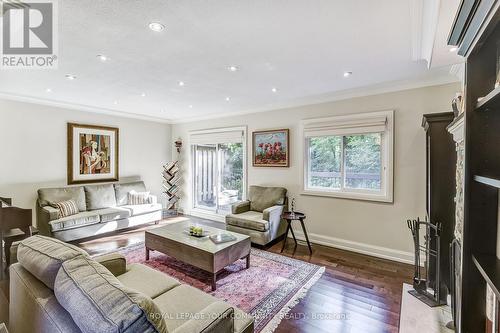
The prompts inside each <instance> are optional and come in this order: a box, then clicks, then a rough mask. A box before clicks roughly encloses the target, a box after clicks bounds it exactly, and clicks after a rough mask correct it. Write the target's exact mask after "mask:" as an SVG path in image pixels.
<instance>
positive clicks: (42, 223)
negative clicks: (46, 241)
mask: <svg viewBox="0 0 500 333" xmlns="http://www.w3.org/2000/svg"><path fill="white" fill-rule="evenodd" d="M58 218H59V210H58V209H56V208H54V207H51V206H42V205H40V201H37V204H36V227H37V229H38V230H39V231H40V235H43V236H49V237H50V236H52V230H51V227H50V224H49V222H50V221H53V220H57V219H58Z"/></svg>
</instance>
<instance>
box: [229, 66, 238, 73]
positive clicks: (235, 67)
mask: <svg viewBox="0 0 500 333" xmlns="http://www.w3.org/2000/svg"><path fill="white" fill-rule="evenodd" d="M227 70H228V71H230V72H236V71H238V70H239V67H238V66H229V67H228V68H227Z"/></svg>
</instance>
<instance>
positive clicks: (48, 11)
mask: <svg viewBox="0 0 500 333" xmlns="http://www.w3.org/2000/svg"><path fill="white" fill-rule="evenodd" d="M0 4H1V11H0V13H1V17H0V19H1V21H2V22H1V28H2V32H1V41H2V45H1V50H2V61H1V68H2V69H12V68H17V69H20V68H22V69H27V68H57V37H58V36H57V27H58V25H57V1H56V0H31V1H29V2H22V1H18V0H0Z"/></svg>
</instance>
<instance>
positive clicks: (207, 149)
mask: <svg viewBox="0 0 500 333" xmlns="http://www.w3.org/2000/svg"><path fill="white" fill-rule="evenodd" d="M244 134H245V131H244V130H235V129H227V130H223V129H220V130H211V131H203V132H193V133H191V136H190V144H191V147H192V154H193V157H192V160H193V164H192V165H193V170H192V174H193V207H194V208H196V209H201V210H206V211H208V212H212V213H216V214H221V215H224V214H227V213H229V212H230V211H231V205H232V204H233V203H235V202H238V201H241V200H243V199H244V196H245V174H246V170H245V165H246V163H245V158H246V154H245V151H244V147H245V140H244V138H245V135H244Z"/></svg>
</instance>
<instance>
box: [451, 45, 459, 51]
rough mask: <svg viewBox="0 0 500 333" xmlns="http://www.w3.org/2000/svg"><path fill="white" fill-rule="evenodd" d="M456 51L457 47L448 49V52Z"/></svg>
mask: <svg viewBox="0 0 500 333" xmlns="http://www.w3.org/2000/svg"><path fill="white" fill-rule="evenodd" d="M456 50H458V47H455V46H454V47H452V48H450V52H455V51H456Z"/></svg>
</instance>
